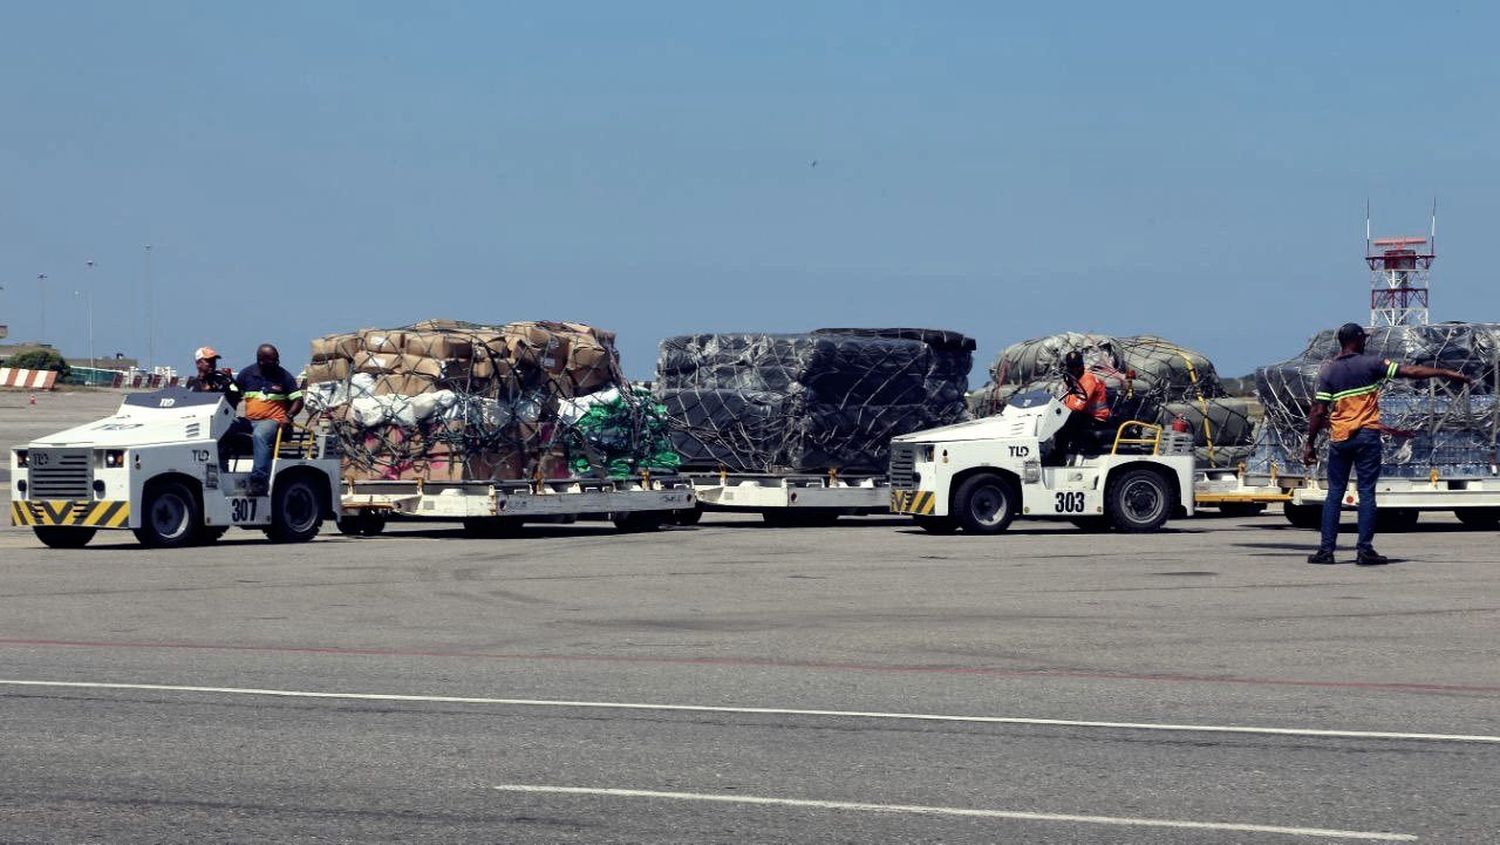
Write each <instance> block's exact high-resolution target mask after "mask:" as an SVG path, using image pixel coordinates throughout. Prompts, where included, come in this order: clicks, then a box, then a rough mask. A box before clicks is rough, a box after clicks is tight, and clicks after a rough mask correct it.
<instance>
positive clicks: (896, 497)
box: [891, 490, 937, 516]
mask: <svg viewBox="0 0 1500 845" xmlns="http://www.w3.org/2000/svg"><path fill="white" fill-rule="evenodd" d="M936 506H937V494H936V493H932V492H930V491H922V490H892V491H891V511H892V512H893V513H907V514H912V515H914V516H927V515H930V514H931V513H932V512H933V510H934V509H935V508H936Z"/></svg>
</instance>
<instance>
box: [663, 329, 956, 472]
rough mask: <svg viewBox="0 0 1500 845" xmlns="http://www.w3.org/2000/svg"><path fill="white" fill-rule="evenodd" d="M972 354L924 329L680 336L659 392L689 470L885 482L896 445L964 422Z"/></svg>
mask: <svg viewBox="0 0 1500 845" xmlns="http://www.w3.org/2000/svg"><path fill="white" fill-rule="evenodd" d="M973 349H974V342H973V341H972V340H970V339H969V338H967V337H965V336H963V335H961V334H957V333H954V332H944V331H936V330H928V329H900V328H897V329H820V330H817V331H814V332H811V333H808V334H702V335H683V336H679V337H672V338H668V339H666V340H664V341H662V344H661V352H660V357H659V358H658V361H657V381H656V386H655V389H656V395H657V397H658V398H659V399H660V401H661V402H662V404H663V405H664V406H665V408H666V413H667V417H668V420H669V422H670V426H671V431H672V443H673V446H674V448H675V450H676V451H677V452H678V453H679V454H680V455H681V456H682V460H683V465H684V466H685V467H690V468H694V469H705V470H719V469H723V470H728V471H731V472H748V473H771V472H784V471H793V472H826V471H829V470H839V471H844V472H883V471H884V470H885V468H886V464H887V462H888V460H889V455H890V440H891V438H892V437H896V436H899V435H902V434H907V433H910V432H913V431H920V430H922V429H927V428H934V427H937V426H941V425H948V424H951V423H954V422H959V421H960V420H962V419H963V417H964V394H965V391H966V390H967V388H968V374H969V369H970V367H971V366H972V364H973Z"/></svg>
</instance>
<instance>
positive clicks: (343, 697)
mask: <svg viewBox="0 0 1500 845" xmlns="http://www.w3.org/2000/svg"><path fill="white" fill-rule="evenodd" d="M0 686H12V687H53V688H64V689H99V690H142V691H147V692H189V693H203V694H207V695H244V696H264V697H269V698H318V699H332V700H339V701H404V702H411V703H414V704H490V705H497V706H504V707H559V708H571V709H590V710H647V711H656V712H674V713H736V714H744V715H751V716H808V717H814V718H833V719H889V720H895V721H910V722H958V723H964V724H979V725H1029V726H1033V727H1058V728H1092V729H1107V730H1125V731H1170V732H1179V733H1218V734H1250V735H1255V736H1301V737H1325V738H1330V739H1385V740H1410V741H1418V742H1465V743H1483V744H1500V736H1489V735H1485V734H1439V733H1408V732H1398V731H1346V730H1322V729H1318V728H1263V727H1254V726H1248V725H1182V724H1171V723H1167V722H1098V721H1087V720H1080V719H1041V718H1033V717H1029V716H952V715H944V714H940V713H883V712H880V711H869V710H804V709H798V708H791V707H727V706H716V705H708V704H651V703H642V702H629V701H567V700H555V699H545V698H488V697H480V696H460V695H408V694H403V693H383V692H316V691H310V690H285V689H256V688H254V687H198V686H181V685H175V684H118V683H107V682H102V681H27V680H14V679H12V680H5V679H0Z"/></svg>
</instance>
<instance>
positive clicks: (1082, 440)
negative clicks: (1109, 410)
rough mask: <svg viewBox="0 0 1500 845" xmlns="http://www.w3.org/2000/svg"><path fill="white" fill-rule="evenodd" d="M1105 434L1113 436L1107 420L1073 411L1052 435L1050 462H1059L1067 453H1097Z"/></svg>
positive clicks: (1100, 448)
mask: <svg viewBox="0 0 1500 845" xmlns="http://www.w3.org/2000/svg"><path fill="white" fill-rule="evenodd" d="M1106 436H1108V437H1113V436H1114V427H1113V426H1111V425H1110V424H1109V421H1108V420H1096V419H1094V418H1093V417H1091V416H1089V415H1088V414H1080V413H1078V412H1077V411H1073V412H1071V413H1069V414H1068V419H1067V421H1066V422H1064V423H1063V426H1062V428H1060V429H1058V430H1057V434H1055V435H1053V436H1052V462H1053V463H1057V464H1061V463H1062V461H1063V459H1064V458H1065V457H1066V456H1068V455H1079V454H1083V455H1097V454H1099V453H1100V452H1102V451H1103V449H1104V444H1103V438H1104V437H1106Z"/></svg>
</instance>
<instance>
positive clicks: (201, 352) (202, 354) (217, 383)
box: [187, 346, 240, 407]
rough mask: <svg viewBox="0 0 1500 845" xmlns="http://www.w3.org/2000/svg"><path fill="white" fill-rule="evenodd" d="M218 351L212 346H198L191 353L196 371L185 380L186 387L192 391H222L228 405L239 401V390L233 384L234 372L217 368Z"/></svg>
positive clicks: (232, 405)
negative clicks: (195, 373)
mask: <svg viewBox="0 0 1500 845" xmlns="http://www.w3.org/2000/svg"><path fill="white" fill-rule="evenodd" d="M219 357H220V356H219V353H218V352H215V351H214V348H213V347H212V346H200V347H198V349H197V351H195V352H194V353H193V366H195V367H197V369H198V373H197V375H195V376H193V377H192V378H190V379H188V380H187V389H188V390H191V391H193V392H194V393H222V394H224V398H225V399H228V400H229V405H230V407H234V406H235V405H238V404H239V403H240V391H239V388H238V387H235V384H234V374H233V373H231V372H230V371H229V369H228V368H227V367H226V368H225V369H222V370H221V369H219Z"/></svg>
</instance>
